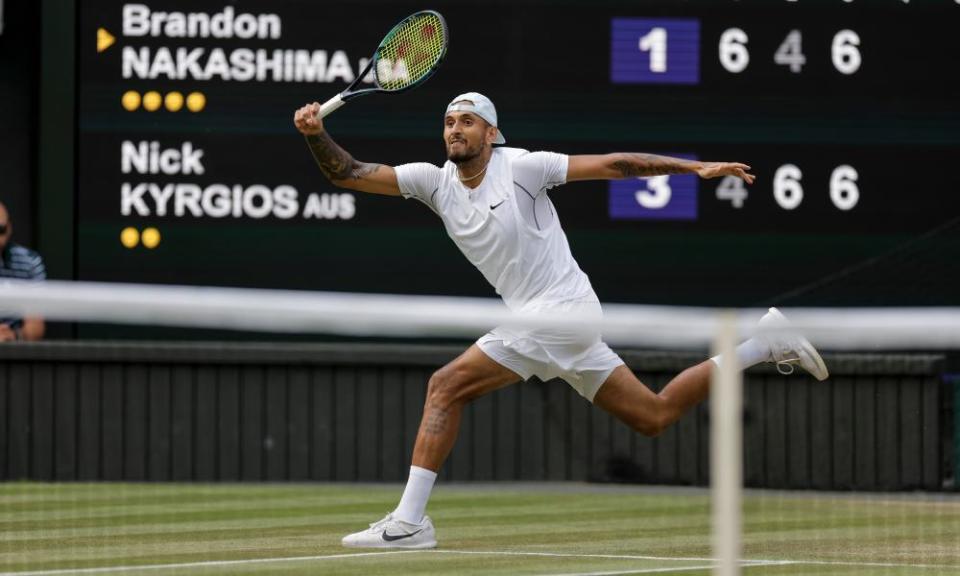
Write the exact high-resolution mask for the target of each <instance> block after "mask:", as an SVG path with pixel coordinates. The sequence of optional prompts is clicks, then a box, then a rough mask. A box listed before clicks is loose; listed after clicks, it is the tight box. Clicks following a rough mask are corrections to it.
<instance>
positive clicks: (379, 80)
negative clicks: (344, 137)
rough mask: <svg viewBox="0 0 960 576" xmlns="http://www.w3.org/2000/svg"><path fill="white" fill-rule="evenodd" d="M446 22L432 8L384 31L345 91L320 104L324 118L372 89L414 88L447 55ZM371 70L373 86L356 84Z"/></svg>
mask: <svg viewBox="0 0 960 576" xmlns="http://www.w3.org/2000/svg"><path fill="white" fill-rule="evenodd" d="M448 40H449V34H448V33H447V22H446V21H445V20H444V19H443V16H441V15H440V14H439V13H437V12H434V11H433V10H423V11H421V12H417V13H416V14H411V15H410V16H407V17H406V18H404V19H403V20H401V21H400V23H399V24H397V25H396V26H394V27H393V29H392V30H390V31H389V32H387V35H386V36H384V38H383V40H381V41H380V45H379V46H377V51H376V52H374V54H373V58H371V59H370V62H369V63H367V67H366V68H365V69H364V70H363V72H361V73H360V75H359V76H357V79H356V80H354V81H353V83H352V84H350V86H348V87H347V89H346V90H344V91H343V92H341V93H339V94H337V95H336V96H334V97H333V98H331V99H329V100H327V101H326V102H324V103H323V105H322V106H320V111H319V112H318V113H317V116H318V117H320V118H324V117H326V116H327V115H329V114H330V113H331V112H333V111H334V110H336V109H337V108H339V107H341V106H343V105H344V104H345V103H346V102H348V101H350V100H353V99H354V98H357V97H358V96H363V95H365V94H373V93H375V92H386V93H388V94H392V93H396V92H403V91H404V90H409V89H411V88H415V87H417V86H419V85H420V84H423V83H424V82H426V81H427V79H428V78H430V76H432V75H433V73H434V72H436V70H437V68H438V67H439V66H440V62H442V61H443V57H444V56H445V55H446V54H447V41H448ZM371 69H372V70H373V84H374V87H373V88H362V89H359V90H358V89H357V87H358V86H359V85H360V84H361V83H362V82H363V79H364V78H365V77H366V76H367V73H369V72H370V70H371Z"/></svg>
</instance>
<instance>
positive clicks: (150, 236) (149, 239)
mask: <svg viewBox="0 0 960 576" xmlns="http://www.w3.org/2000/svg"><path fill="white" fill-rule="evenodd" d="M140 240H141V241H142V242H143V245H144V247H146V248H150V249H153V248H156V247H157V245H159V244H160V231H159V230H157V229H156V228H144V230H143V234H141V235H140Z"/></svg>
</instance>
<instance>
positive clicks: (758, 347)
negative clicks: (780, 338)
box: [711, 338, 771, 370]
mask: <svg viewBox="0 0 960 576" xmlns="http://www.w3.org/2000/svg"><path fill="white" fill-rule="evenodd" d="M770 358H771V356H770V346H768V345H766V344H764V343H763V342H761V341H759V340H757V339H756V338H751V339H749V340H747V341H746V342H744V343H743V344H741V345H739V346H737V359H738V360H739V361H740V368H741V369H742V370H746V369H747V368H749V367H751V366H756V365H757V364H762V363H764V362H766V361H768V360H770ZM711 360H713V362H714V364H716V365H717V366H719V365H720V360H721V357H720V356H714V357H713V358H711Z"/></svg>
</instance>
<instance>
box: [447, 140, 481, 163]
mask: <svg viewBox="0 0 960 576" xmlns="http://www.w3.org/2000/svg"><path fill="white" fill-rule="evenodd" d="M483 147H484V144H480V148H479V149H476V150H472V149H470V148H467V147H466V146H464V150H463V151H462V152H450V148H449V147H448V148H447V160H449V161H451V162H453V163H454V164H456V165H457V166H460V165H461V164H465V163H467V162H470V161H471V160H474V159H475V158H478V157H479V156H480V155H481V154H483Z"/></svg>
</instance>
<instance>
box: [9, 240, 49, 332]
mask: <svg viewBox="0 0 960 576" xmlns="http://www.w3.org/2000/svg"><path fill="white" fill-rule="evenodd" d="M4 278H11V279H15V280H36V281H42V280H46V279H47V269H46V268H45V267H44V265H43V258H41V257H40V255H39V254H37V253H36V252H34V251H33V250H30V249H29V248H24V247H23V246H20V245H19V244H8V245H7V249H6V250H4V251H3V253H0V279H4ZM22 323H23V318H15V317H9V316H7V317H4V316H0V324H8V325H10V326H12V327H14V328H17V327H19V326H20V325H21V324H22Z"/></svg>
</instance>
